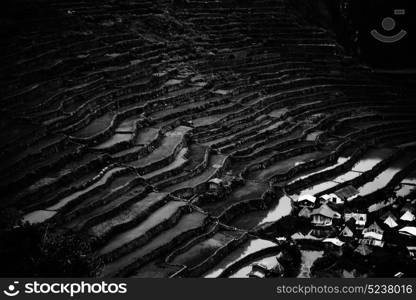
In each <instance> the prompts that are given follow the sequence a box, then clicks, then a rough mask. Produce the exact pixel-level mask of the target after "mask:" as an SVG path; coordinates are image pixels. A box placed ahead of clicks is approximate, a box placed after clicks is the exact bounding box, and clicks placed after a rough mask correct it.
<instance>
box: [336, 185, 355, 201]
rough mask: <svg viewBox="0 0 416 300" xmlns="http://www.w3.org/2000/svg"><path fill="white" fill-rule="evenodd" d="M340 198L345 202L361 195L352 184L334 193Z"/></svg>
mask: <svg viewBox="0 0 416 300" xmlns="http://www.w3.org/2000/svg"><path fill="white" fill-rule="evenodd" d="M334 194H335V195H336V196H337V197H338V198H340V199H341V200H342V201H344V202H350V201H352V200H354V199H355V198H357V197H358V196H359V192H358V190H357V189H356V188H355V187H353V186H352V185H348V186H346V187H343V188H342V189H339V190H337V191H336V192H335V193H334Z"/></svg>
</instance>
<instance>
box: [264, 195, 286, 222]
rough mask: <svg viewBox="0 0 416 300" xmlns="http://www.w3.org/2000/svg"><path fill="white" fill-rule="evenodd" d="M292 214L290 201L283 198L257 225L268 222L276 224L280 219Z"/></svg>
mask: <svg viewBox="0 0 416 300" xmlns="http://www.w3.org/2000/svg"><path fill="white" fill-rule="evenodd" d="M291 212H292V200H291V199H290V198H289V197H288V196H283V197H282V198H280V200H279V204H277V205H276V206H275V207H274V208H273V209H272V210H271V211H269V213H268V214H267V216H266V217H265V218H264V219H263V220H262V221H261V222H260V223H259V225H262V224H265V223H268V222H276V221H278V220H280V219H281V218H283V217H285V216H287V215H289V214H290V213H291Z"/></svg>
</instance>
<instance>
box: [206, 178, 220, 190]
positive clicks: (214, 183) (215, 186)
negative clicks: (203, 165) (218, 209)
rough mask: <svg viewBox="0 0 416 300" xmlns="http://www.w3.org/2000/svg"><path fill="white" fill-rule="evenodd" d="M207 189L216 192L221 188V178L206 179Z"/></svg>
mask: <svg viewBox="0 0 416 300" xmlns="http://www.w3.org/2000/svg"><path fill="white" fill-rule="evenodd" d="M208 190H209V191H210V192H213V193H218V192H221V191H222V190H223V180H222V179H220V178H213V179H211V180H209V181H208Z"/></svg>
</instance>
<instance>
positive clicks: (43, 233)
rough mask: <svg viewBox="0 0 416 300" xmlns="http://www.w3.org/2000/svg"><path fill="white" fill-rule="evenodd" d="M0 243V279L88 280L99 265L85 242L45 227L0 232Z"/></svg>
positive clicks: (95, 273)
mask: <svg viewBox="0 0 416 300" xmlns="http://www.w3.org/2000/svg"><path fill="white" fill-rule="evenodd" d="M0 240H1V243H0V266H1V268H0V276H1V277H89V276H95V275H98V273H99V270H100V268H101V265H102V264H101V260H99V259H98V258H97V257H96V256H95V255H94V254H93V251H92V249H91V246H90V243H89V241H88V240H87V239H85V238H82V237H79V236H75V235H72V234H57V233H51V232H49V231H48V228H47V227H45V226H39V225H28V224H25V225H23V226H19V227H17V228H14V229H10V230H1V231H0Z"/></svg>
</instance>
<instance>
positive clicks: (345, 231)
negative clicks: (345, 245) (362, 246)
mask: <svg viewBox="0 0 416 300" xmlns="http://www.w3.org/2000/svg"><path fill="white" fill-rule="evenodd" d="M339 235H340V236H342V237H344V238H352V237H354V231H353V230H352V229H351V228H350V226H348V225H345V227H344V228H343V229H342V230H341V232H340V234H339Z"/></svg>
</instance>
